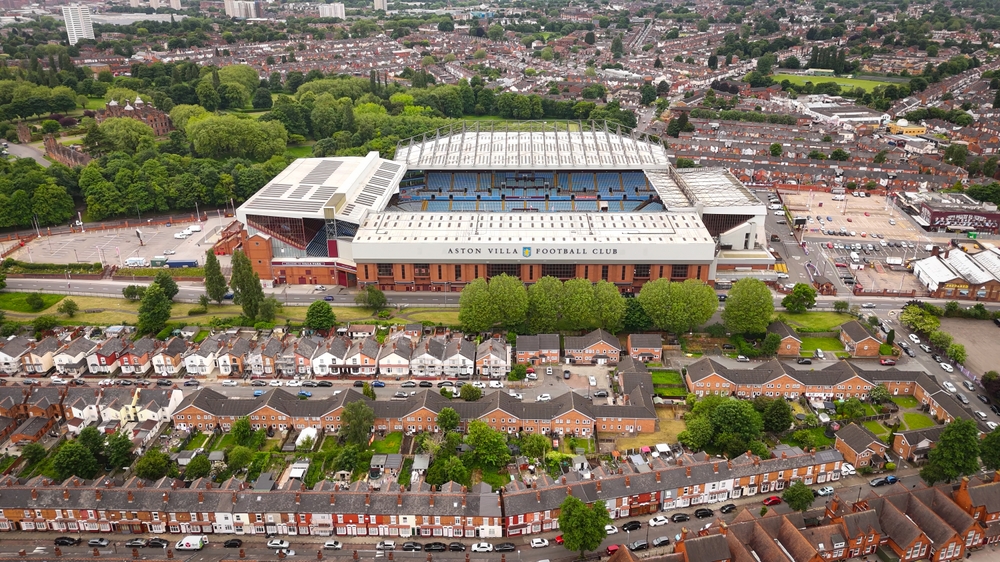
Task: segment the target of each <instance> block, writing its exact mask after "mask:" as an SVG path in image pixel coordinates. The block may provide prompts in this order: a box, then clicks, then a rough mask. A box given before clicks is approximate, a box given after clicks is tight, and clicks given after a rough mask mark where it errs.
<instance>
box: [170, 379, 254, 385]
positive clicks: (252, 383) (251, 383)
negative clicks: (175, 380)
mask: <svg viewBox="0 0 1000 562" xmlns="http://www.w3.org/2000/svg"><path fill="white" fill-rule="evenodd" d="M157 384H159V383H157ZM250 386H267V381H262V380H260V379H254V380H252V381H250Z"/></svg>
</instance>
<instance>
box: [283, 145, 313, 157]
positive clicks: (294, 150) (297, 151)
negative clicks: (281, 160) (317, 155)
mask: <svg viewBox="0 0 1000 562" xmlns="http://www.w3.org/2000/svg"><path fill="white" fill-rule="evenodd" d="M312 153H313V147H312V146H309V145H298V146H289V147H287V148H285V156H291V157H292V158H306V157H309V156H312Z"/></svg>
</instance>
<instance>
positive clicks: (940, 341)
mask: <svg viewBox="0 0 1000 562" xmlns="http://www.w3.org/2000/svg"><path fill="white" fill-rule="evenodd" d="M927 339H928V340H930V342H931V345H933V346H934V347H937V348H939V349H948V346H950V345H951V344H952V341H954V339H953V338H952V337H951V334H949V333H948V332H943V331H941V330H935V331H933V332H931V335H930V336H928V337H927Z"/></svg>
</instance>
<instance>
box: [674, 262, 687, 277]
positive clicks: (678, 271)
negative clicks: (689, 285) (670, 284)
mask: <svg viewBox="0 0 1000 562" xmlns="http://www.w3.org/2000/svg"><path fill="white" fill-rule="evenodd" d="M687 274H688V266H686V265H684V264H682V263H675V264H674V265H672V266H671V267H670V277H671V278H672V279H683V278H685V277H687Z"/></svg>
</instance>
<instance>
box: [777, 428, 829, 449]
mask: <svg viewBox="0 0 1000 562" xmlns="http://www.w3.org/2000/svg"><path fill="white" fill-rule="evenodd" d="M801 431H805V432H807V433H809V434H810V435H811V436H812V442H813V444H814V445H815V446H816V448H820V447H832V446H833V443H834V439H831V438H829V437H827V436H826V435H825V434H824V433H823V431H824V429H823V428H822V427H814V428H812V429H803V430H801ZM782 441H783V442H785V443H787V444H789V445H793V446H795V447H802V448H805V447H804V446H803V445H802V443H799V442H798V441H797V440H795V439H792V437H791V436H788V437H785V438H783V439H782Z"/></svg>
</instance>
